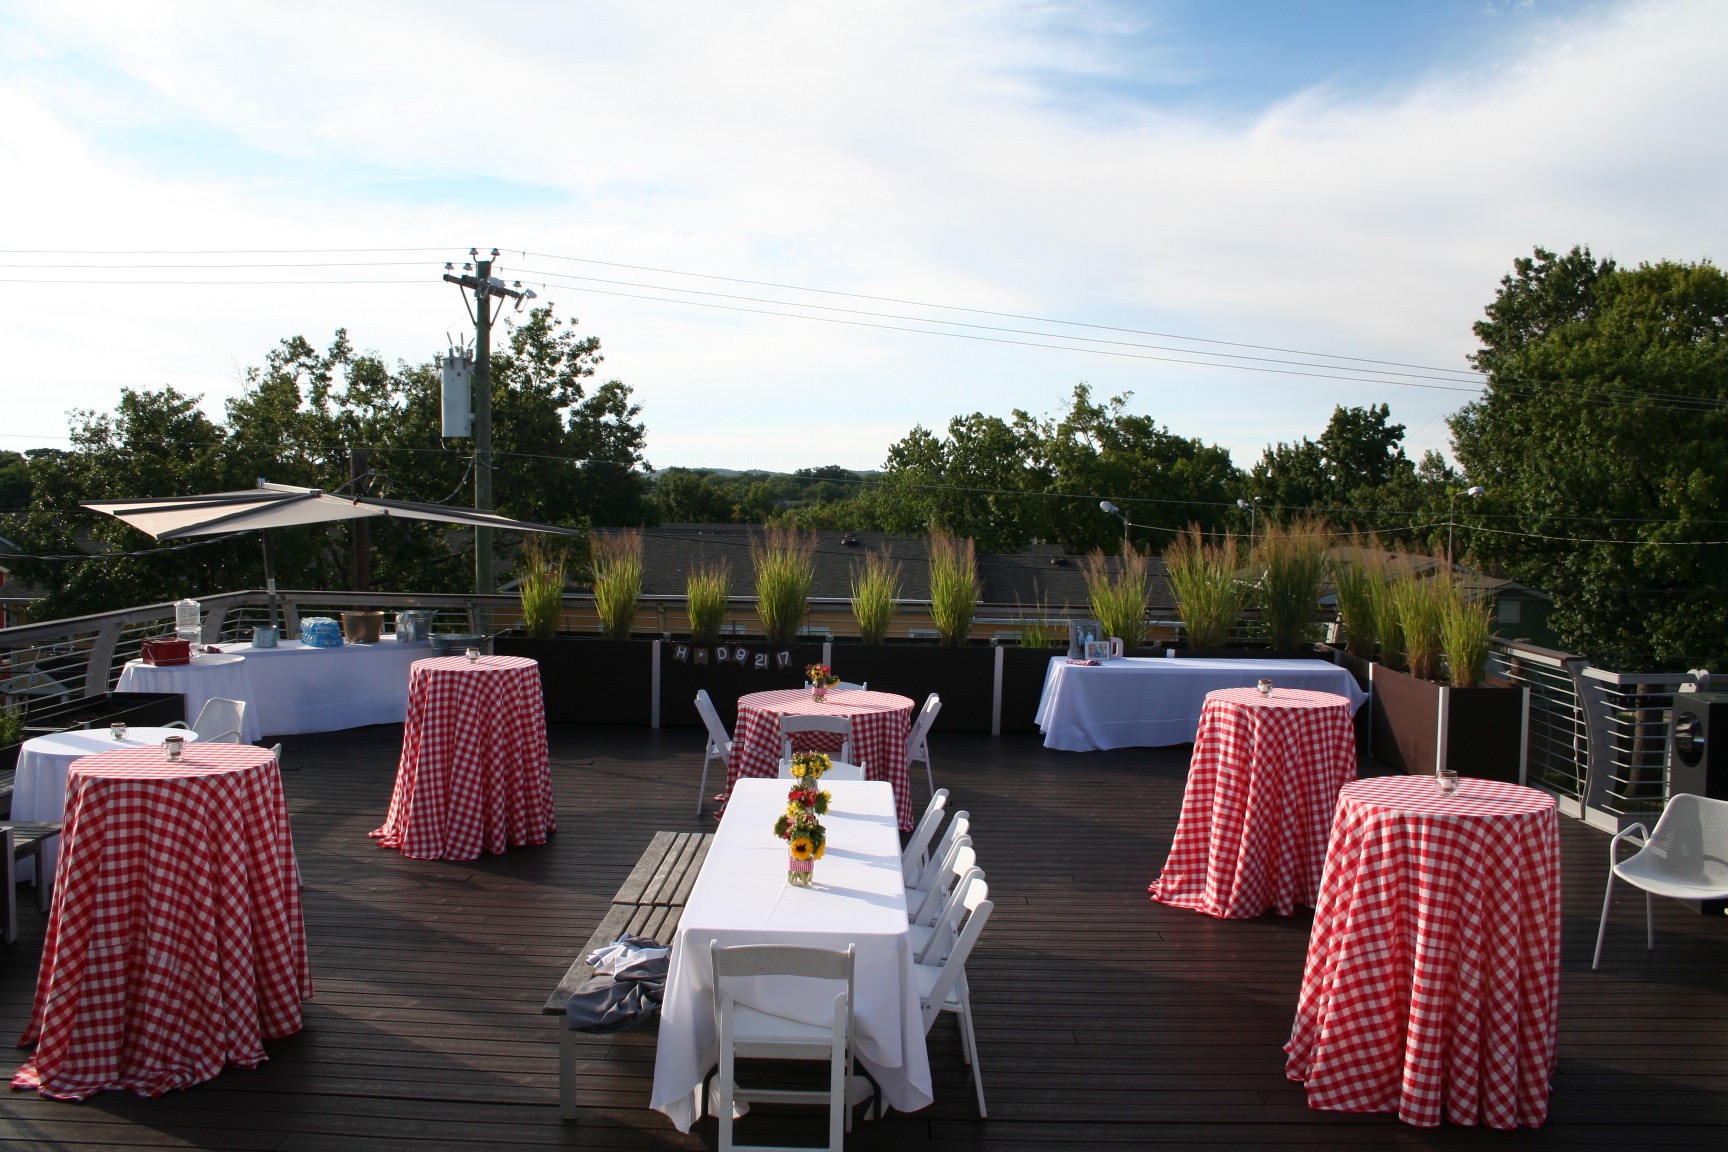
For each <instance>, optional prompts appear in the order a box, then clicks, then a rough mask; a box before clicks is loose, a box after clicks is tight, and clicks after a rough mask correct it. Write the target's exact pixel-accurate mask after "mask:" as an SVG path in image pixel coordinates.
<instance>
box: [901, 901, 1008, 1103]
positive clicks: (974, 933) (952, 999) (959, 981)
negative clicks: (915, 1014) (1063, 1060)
mask: <svg viewBox="0 0 1728 1152" xmlns="http://www.w3.org/2000/svg"><path fill="white" fill-rule="evenodd" d="M989 896H990V887H989V885H987V884H985V883H984V881H983V880H982V879H973V880H972V881H970V882H969V883H968V884H967V885H966V892H965V895H964V897H963V898H962V905H963V907H964V909H965V922H964V924H963V926H962V927H961V929H960V931H959V933H958V935H957V936H955V938H954V943H953V946H952V947H950V948H949V949H948V957H947V959H945V960H943V961H942V962H941V963H940V964H929V963H920V964H918V965H916V966H915V971H916V972H917V975H918V1010H919V1012H920V1014H922V1016H923V1017H924V1034H925V1035H926V1036H928V1035H929V1034H930V1029H931V1027H932V1026H933V1025H934V1024H935V1023H936V1017H938V1016H940V1015H941V1014H942V1013H944V1012H953V1013H954V1014H956V1015H957V1016H959V1017H960V1051H961V1052H962V1054H963V1055H964V1056H965V1059H966V1063H968V1064H970V1065H971V1066H972V1084H973V1087H975V1088H976V1089H977V1090H978V1115H979V1116H988V1115H989V1113H988V1112H986V1111H985V1110H984V1074H983V1072H982V1071H981V1070H980V1069H979V1067H978V1037H977V1034H976V1032H975V1031H974V1030H973V1028H972V995H971V990H970V989H969V988H968V987H967V986H966V958H967V957H968V956H970V955H971V954H972V948H973V945H975V944H977V943H978V937H979V936H980V935H981V934H982V933H983V931H984V925H985V924H986V923H987V922H988V921H989V919H990V911H991V909H993V908H994V907H995V905H994V904H992V903H991V902H990V900H989Z"/></svg>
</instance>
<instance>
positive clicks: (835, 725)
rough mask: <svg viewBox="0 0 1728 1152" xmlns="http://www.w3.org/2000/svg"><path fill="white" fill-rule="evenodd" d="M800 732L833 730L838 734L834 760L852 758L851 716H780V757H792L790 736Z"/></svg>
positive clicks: (849, 759) (786, 758)
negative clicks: (836, 752)
mask: <svg viewBox="0 0 1728 1152" xmlns="http://www.w3.org/2000/svg"><path fill="white" fill-rule="evenodd" d="M800 732H835V733H838V734H839V736H840V740H841V743H840V754H839V755H838V756H835V757H834V759H836V760H845V761H848V762H850V761H851V759H852V717H850V716H782V717H780V759H782V760H790V759H792V737H793V736H794V735H796V734H797V733H800Z"/></svg>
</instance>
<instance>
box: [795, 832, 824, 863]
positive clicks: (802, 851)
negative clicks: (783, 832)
mask: <svg viewBox="0 0 1728 1152" xmlns="http://www.w3.org/2000/svg"><path fill="white" fill-rule="evenodd" d="M792 858H793V859H794V860H815V859H820V856H819V854H818V853H817V851H816V846H815V845H814V844H812V843H811V842H810V837H808V836H794V837H793V838H792Z"/></svg>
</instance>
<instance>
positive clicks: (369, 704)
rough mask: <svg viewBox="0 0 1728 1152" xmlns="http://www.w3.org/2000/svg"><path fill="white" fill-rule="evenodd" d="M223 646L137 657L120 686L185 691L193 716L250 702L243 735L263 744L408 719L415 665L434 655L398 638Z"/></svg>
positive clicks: (123, 674) (188, 710)
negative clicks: (168, 661)
mask: <svg viewBox="0 0 1728 1152" xmlns="http://www.w3.org/2000/svg"><path fill="white" fill-rule="evenodd" d="M220 647H221V648H222V651H223V655H222V656H197V657H194V658H193V661H192V663H191V664H184V665H178V666H174V665H170V666H165V667H157V666H154V665H150V664H144V663H142V662H140V661H136V660H134V661H132V662H131V663H129V664H127V665H126V666H125V668H123V669H122V670H121V672H120V684H119V688H120V691H122V692H179V693H181V694H182V695H184V696H185V697H186V719H187V721H188V722H191V721H192V720H195V719H197V717H198V709H200V708H202V707H203V706H204V701H205V700H207V699H209V698H210V697H212V696H225V697H228V698H230V699H235V700H244V701H246V718H245V722H244V727H243V728H242V729H241V733H240V736H241V739H243V740H245V741H246V742H247V743H256V742H257V741H259V740H262V739H263V738H264V737H266V736H290V735H293V734H294V733H297V732H337V731H340V730H342V729H344V728H359V727H363V726H364V725H367V724H400V723H402V721H403V720H404V719H406V717H407V715H408V667H409V665H411V664H413V663H414V661H416V660H423V659H425V658H426V657H428V656H430V655H432V649H431V648H430V647H428V646H427V645H425V644H399V643H397V642H396V638H395V637H394V636H385V637H384V638H383V639H382V640H380V641H379V642H378V643H376V644H344V645H342V646H341V647H340V648H311V647H308V646H306V645H304V644H302V643H300V642H299V641H298V640H284V641H282V643H281V644H280V645H278V646H277V647H275V648H253V647H251V646H250V645H248V644H246V643H245V642H239V643H233V644H223V645H220Z"/></svg>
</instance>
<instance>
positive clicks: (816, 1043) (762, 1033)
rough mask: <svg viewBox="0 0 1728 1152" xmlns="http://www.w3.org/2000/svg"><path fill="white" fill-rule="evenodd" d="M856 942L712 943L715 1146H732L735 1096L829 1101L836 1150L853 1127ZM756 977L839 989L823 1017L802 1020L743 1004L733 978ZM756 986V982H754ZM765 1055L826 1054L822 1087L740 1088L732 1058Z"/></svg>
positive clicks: (726, 1149) (726, 1150)
mask: <svg viewBox="0 0 1728 1152" xmlns="http://www.w3.org/2000/svg"><path fill="white" fill-rule="evenodd" d="M856 953H857V946H856V945H848V946H847V948H846V950H845V951H844V952H839V951H830V950H828V949H825V948H796V947H788V946H781V945H754V944H753V945H741V946H738V947H734V948H722V947H721V946H720V944H719V942H718V941H714V942H711V943H710V944H709V947H708V955H709V957H710V960H711V962H712V964H713V971H714V1021H715V1030H716V1031H717V1032H718V1033H719V1034H720V1067H719V1070H718V1071H717V1072H716V1074H715V1077H714V1087H713V1089H712V1091H713V1096H712V1097H710V1099H711V1101H712V1102H711V1104H710V1109H709V1110H710V1111H712V1112H713V1113H715V1115H716V1116H718V1117H719V1120H720V1150H721V1152H731V1150H732V1149H734V1148H738V1147H746V1148H758V1147H764V1145H738V1144H735V1143H733V1140H732V1123H733V1115H732V1113H733V1108H734V1105H735V1104H738V1103H754V1102H758V1101H760V1102H762V1103H775V1104H804V1103H813V1102H816V1101H822V1100H825V1101H827V1103H828V1147H829V1149H830V1150H831V1152H841V1148H842V1144H843V1142H844V1140H845V1135H844V1134H845V1133H846V1132H849V1131H851V1129H852V1109H851V1107H850V1106H849V1105H848V1103H847V1101H848V1093H849V1092H850V1091H851V1088H852V1076H853V1060H854V1056H853V1053H852V1001H853V996H852V974H853V968H854V961H855V959H856ZM760 977H774V978H776V979H802V980H822V981H832V982H833V983H834V984H835V985H839V984H844V985H845V990H844V991H843V992H840V993H839V994H838V995H836V996H835V997H834V1018H833V1021H832V1022H831V1023H829V1024H806V1023H804V1022H803V1021H801V1020H790V1019H787V1018H786V1017H784V1016H776V1015H774V1014H773V1013H770V1012H767V1011H764V1010H762V1009H760V1008H755V1007H752V1006H750V1005H748V1004H741V1003H739V1002H738V1000H737V996H736V994H735V992H734V991H733V987H734V986H735V984H734V982H736V981H740V980H750V979H756V978H760ZM758 986H760V985H758ZM740 1056H743V1057H746V1058H749V1059H759V1060H762V1059H765V1060H826V1061H828V1069H829V1074H828V1087H827V1089H825V1090H824V1089H809V1088H746V1087H744V1086H742V1085H740V1084H739V1083H738V1077H737V1067H736V1062H737V1058H738V1057H740Z"/></svg>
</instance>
